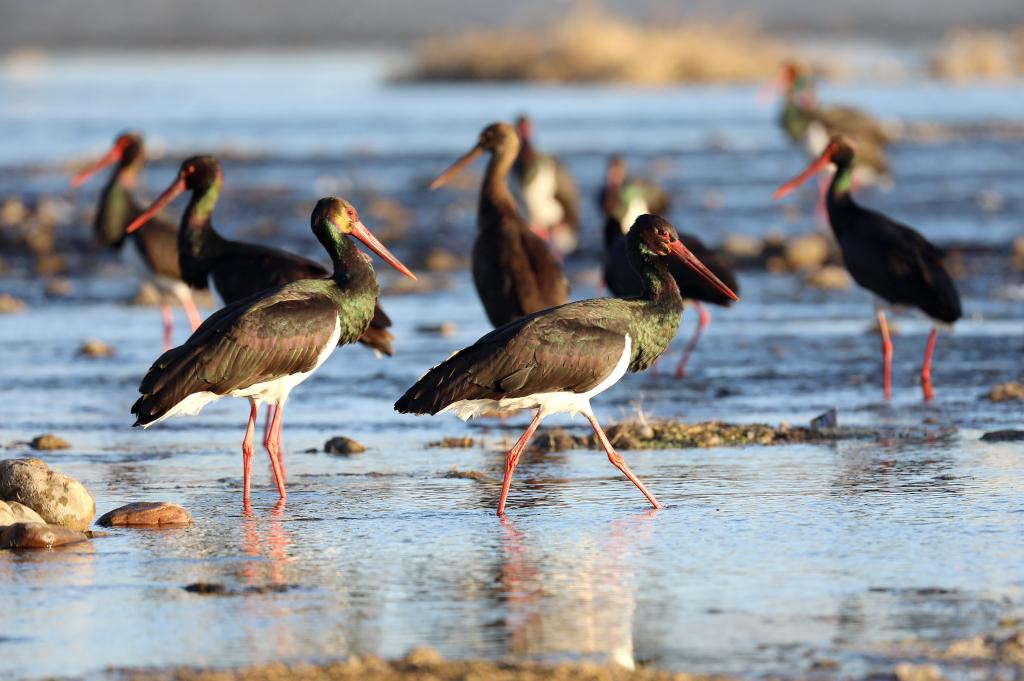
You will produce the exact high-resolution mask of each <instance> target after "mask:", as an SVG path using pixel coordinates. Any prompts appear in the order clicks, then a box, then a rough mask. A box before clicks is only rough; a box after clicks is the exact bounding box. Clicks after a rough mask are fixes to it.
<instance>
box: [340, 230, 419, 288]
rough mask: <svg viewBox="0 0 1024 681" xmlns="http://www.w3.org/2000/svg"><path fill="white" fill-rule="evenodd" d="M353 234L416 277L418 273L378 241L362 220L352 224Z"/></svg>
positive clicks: (403, 271) (396, 266) (408, 275)
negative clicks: (413, 271) (414, 272)
mask: <svg viewBox="0 0 1024 681" xmlns="http://www.w3.org/2000/svg"><path fill="white" fill-rule="evenodd" d="M352 236H354V237H355V238H357V239H359V240H360V241H362V242H363V243H364V244H366V247H367V248H369V249H370V250H371V251H373V252H374V253H376V254H377V255H379V256H380V259H381V260H383V261H384V262H386V263H387V264H389V265H391V266H392V267H394V268H395V269H396V270H398V271H399V272H401V273H402V274H404V275H405V276H407V277H409V278H410V279H413V280H415V279H416V275H415V274H413V273H412V271H411V270H410V269H409V268H408V267H406V266H405V265H403V264H402V261H400V260H399V259H398V258H396V257H395V256H394V255H393V254H392V253H391V251H389V250H388V249H387V247H386V246H385V245H384V244H382V243H381V242H380V241H378V240H377V237H375V236H374V235H373V234H371V233H370V230H368V229H367V228H366V225H364V224H363V223H362V221H359V222H356V223H355V224H354V225H353V226H352Z"/></svg>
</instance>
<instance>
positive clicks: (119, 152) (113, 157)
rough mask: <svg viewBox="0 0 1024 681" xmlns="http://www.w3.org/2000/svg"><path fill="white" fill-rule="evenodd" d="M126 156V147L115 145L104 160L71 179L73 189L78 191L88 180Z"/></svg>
mask: <svg viewBox="0 0 1024 681" xmlns="http://www.w3.org/2000/svg"><path fill="white" fill-rule="evenodd" d="M123 155H124V147H123V146H121V145H120V144H115V145H114V146H113V147H111V148H110V151H108V152H107V153H106V154H104V155H103V158H101V159H100V160H98V161H96V162H95V163H93V164H92V165H91V166H89V167H88V168H86V169H85V170H83V171H81V172H80V173H78V174H77V175H75V176H74V177H72V178H71V188H72V189H77V188H78V187H79V186H80V185H81V184H82V183H83V182H85V181H86V180H88V179H89V178H90V177H92V176H93V175H95V174H96V173H98V172H99V171H101V170H103V169H104V168H106V167H107V166H109V165H110V164H112V163H116V162H117V161H120V160H121V156H123Z"/></svg>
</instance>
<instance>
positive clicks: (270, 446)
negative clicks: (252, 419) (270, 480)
mask: <svg viewBox="0 0 1024 681" xmlns="http://www.w3.org/2000/svg"><path fill="white" fill-rule="evenodd" d="M283 412H284V401H281V402H278V404H277V409H275V410H274V420H273V421H272V422H271V424H270V438H268V439H267V441H266V442H265V444H266V446H267V453H268V454H269V455H270V465H271V466H272V467H273V469H274V482H276V483H277V493H278V494H280V495H281V498H282V499H285V498H287V497H288V494H287V493H286V492H285V491H284V473H283V471H282V467H281V458H280V457H281V415H282V413H283Z"/></svg>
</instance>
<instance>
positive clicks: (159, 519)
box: [96, 501, 192, 527]
mask: <svg viewBox="0 0 1024 681" xmlns="http://www.w3.org/2000/svg"><path fill="white" fill-rule="evenodd" d="M191 522H192V516H190V515H189V514H188V511H186V510H185V509H184V508H182V507H181V506H179V505H178V504H172V503H170V502H166V501H136V502H135V503H132V504H126V505H124V506H121V507H119V508H115V509H114V510H113V511H108V512H107V513H104V514H103V515H102V516H100V519H99V520H97V521H96V524H97V525H101V526H103V527H112V526H115V525H121V526H136V527H140V526H153V525H188V524H189V523H191Z"/></svg>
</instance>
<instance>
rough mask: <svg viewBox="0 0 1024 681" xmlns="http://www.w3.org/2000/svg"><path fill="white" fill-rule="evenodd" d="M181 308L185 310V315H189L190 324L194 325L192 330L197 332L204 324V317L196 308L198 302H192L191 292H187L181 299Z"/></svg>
mask: <svg viewBox="0 0 1024 681" xmlns="http://www.w3.org/2000/svg"><path fill="white" fill-rule="evenodd" d="M181 306H182V307H184V308H185V314H187V315H188V323H189V324H191V325H192V330H193V331H195V330H196V329H198V328H199V325H200V324H202V323H203V317H202V316H201V315H200V314H199V310H198V309H197V308H196V302H195V301H194V300H192V292H191V291H186V292H185V294H184V295H183V296H182V297H181Z"/></svg>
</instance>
